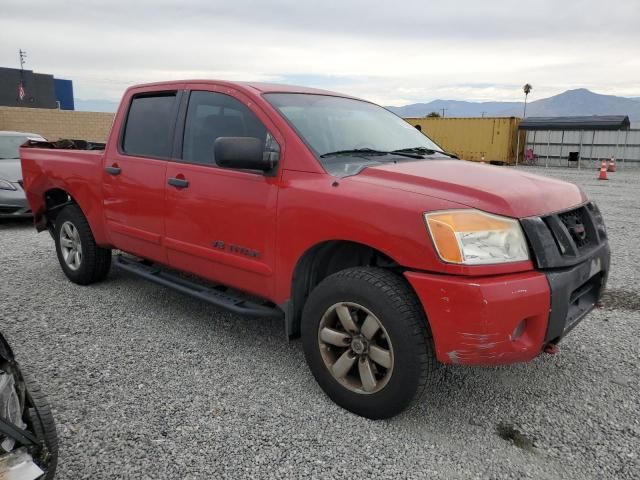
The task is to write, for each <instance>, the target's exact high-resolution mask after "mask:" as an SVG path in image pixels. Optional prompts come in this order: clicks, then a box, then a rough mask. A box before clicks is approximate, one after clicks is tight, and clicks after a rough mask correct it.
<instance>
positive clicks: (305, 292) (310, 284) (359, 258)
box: [285, 240, 404, 338]
mask: <svg viewBox="0 0 640 480" xmlns="http://www.w3.org/2000/svg"><path fill="white" fill-rule="evenodd" d="M364 266H375V267H380V268H385V269H390V270H395V271H397V272H398V273H401V272H402V271H403V270H404V269H403V267H402V266H401V265H400V264H399V263H398V262H397V261H395V260H394V259H393V258H391V257H390V256H388V255H387V254H386V253H384V252H382V251H381V250H379V249H377V248H375V247H372V246H370V245H366V244H363V243H359V242H354V241H350V240H326V241H323V242H320V243H317V244H315V245H313V246H311V247H310V248H308V249H307V250H306V251H305V252H304V253H303V254H302V255H301V256H300V258H299V259H298V261H297V262H296V265H295V267H294V269H293V273H292V275H291V296H290V298H289V300H288V301H287V302H286V305H285V317H286V320H285V323H286V330H287V335H288V337H289V338H296V337H299V336H300V322H301V320H302V310H303V308H304V305H305V302H306V300H307V298H308V296H309V294H310V293H311V291H312V290H313V288H314V287H315V286H316V285H318V284H319V283H320V282H321V281H322V280H323V279H325V278H326V277H328V276H329V275H332V274H334V273H336V272H339V271H341V270H345V269H347V268H351V267H364Z"/></svg>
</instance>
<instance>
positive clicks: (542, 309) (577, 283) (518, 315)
mask: <svg viewBox="0 0 640 480" xmlns="http://www.w3.org/2000/svg"><path fill="white" fill-rule="evenodd" d="M608 270H609V247H608V245H607V244H604V245H603V246H602V248H600V249H598V251H596V252H594V253H593V255H591V256H590V257H589V258H588V259H587V260H585V261H584V262H582V263H580V264H578V265H576V266H573V267H570V268H564V269H553V270H547V271H531V272H524V273H516V274H509V275H496V276H491V277H465V276H454V275H437V274H427V273H417V272H406V273H405V277H406V278H407V280H408V281H409V283H411V285H412V286H413V288H414V290H415V292H416V293H417V295H418V297H419V299H420V301H421V302H422V305H423V307H424V309H425V313H426V315H427V318H428V321H429V325H430V327H431V331H432V333H433V341H434V344H435V349H436V356H437V358H438V360H439V361H440V362H442V363H456V364H467V365H497V364H508V363H515V362H525V361H529V360H531V359H533V358H535V357H536V356H537V355H539V354H540V353H541V352H542V351H543V349H544V347H545V345H547V344H548V343H557V342H559V341H560V339H561V338H562V337H563V336H564V335H565V334H566V333H568V332H569V330H571V329H572V328H573V327H574V326H575V325H577V323H578V322H579V321H580V320H582V319H583V318H584V316H585V315H586V314H587V313H589V312H590V311H591V310H592V309H593V308H594V306H595V305H596V304H597V302H598V301H599V299H600V296H601V294H602V291H603V289H604V286H605V284H606V280H607V273H608Z"/></svg>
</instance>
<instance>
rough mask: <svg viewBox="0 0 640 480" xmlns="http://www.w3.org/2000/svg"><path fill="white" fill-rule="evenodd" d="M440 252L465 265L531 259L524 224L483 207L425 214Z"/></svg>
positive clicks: (443, 256)
mask: <svg viewBox="0 0 640 480" xmlns="http://www.w3.org/2000/svg"><path fill="white" fill-rule="evenodd" d="M424 218H425V220H426V222H427V226H428V227H429V233H431V238H432V239H433V243H434V244H435V246H436V250H437V251H438V255H440V258H441V259H442V260H444V261H445V262H449V263H461V264H465V265H486V264H491V263H508V262H519V261H522V260H528V259H529V251H528V249H527V242H526V240H525V238H524V233H523V232H522V228H521V227H520V223H519V222H518V221H517V220H514V219H512V218H506V217H500V216H497V215H490V214H488V213H484V212H481V211H479V210H449V211H445V212H433V213H425V214H424Z"/></svg>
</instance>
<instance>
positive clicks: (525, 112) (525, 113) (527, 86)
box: [522, 83, 533, 119]
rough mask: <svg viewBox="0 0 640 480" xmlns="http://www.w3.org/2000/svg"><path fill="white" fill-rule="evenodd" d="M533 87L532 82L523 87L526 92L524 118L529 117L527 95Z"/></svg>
mask: <svg viewBox="0 0 640 480" xmlns="http://www.w3.org/2000/svg"><path fill="white" fill-rule="evenodd" d="M532 89H533V87H532V86H531V84H529V83H525V84H524V87H522V91H523V92H524V112H522V118H523V119H524V118H527V97H528V96H529V92H530V91H531V90H532Z"/></svg>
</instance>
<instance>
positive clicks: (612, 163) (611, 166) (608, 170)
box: [607, 157, 616, 172]
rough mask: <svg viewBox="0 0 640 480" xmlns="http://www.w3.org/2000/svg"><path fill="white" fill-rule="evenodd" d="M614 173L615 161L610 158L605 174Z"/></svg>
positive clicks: (613, 158)
mask: <svg viewBox="0 0 640 480" xmlns="http://www.w3.org/2000/svg"><path fill="white" fill-rule="evenodd" d="M615 171H616V159H615V157H611V160H609V165H607V172H615Z"/></svg>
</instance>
